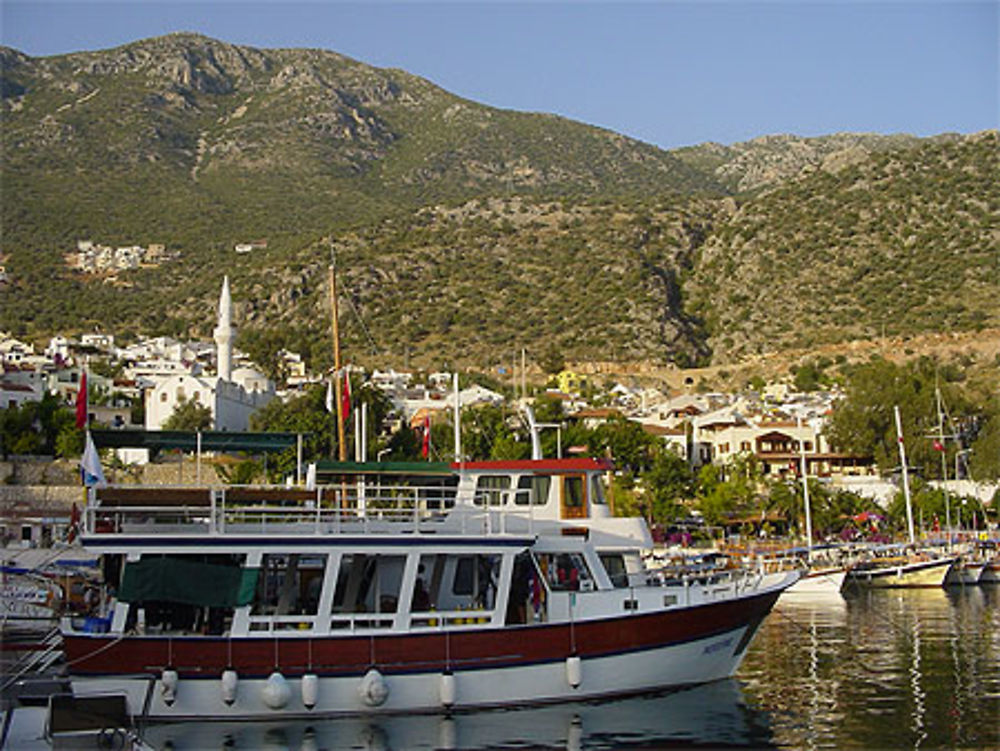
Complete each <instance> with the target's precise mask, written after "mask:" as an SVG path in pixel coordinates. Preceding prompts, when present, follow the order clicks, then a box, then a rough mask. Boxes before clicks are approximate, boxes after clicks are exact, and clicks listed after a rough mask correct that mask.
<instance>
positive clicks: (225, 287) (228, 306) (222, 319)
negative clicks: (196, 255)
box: [215, 275, 234, 381]
mask: <svg viewBox="0 0 1000 751" xmlns="http://www.w3.org/2000/svg"><path fill="white" fill-rule="evenodd" d="M233 333H234V332H233V299H232V297H230V295H229V276H228V275H227V276H226V278H225V279H224V280H223V282H222V295H220V296H219V325H218V326H216V327H215V346H216V348H217V351H216V360H217V362H218V373H219V378H221V379H222V380H223V381H229V380H230V378H232V374H233Z"/></svg>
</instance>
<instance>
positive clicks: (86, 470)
mask: <svg viewBox="0 0 1000 751" xmlns="http://www.w3.org/2000/svg"><path fill="white" fill-rule="evenodd" d="M80 479H81V480H83V484H84V485H86V486H87V487H88V488H93V487H97V488H103V487H104V486H105V485H107V484H108V483H107V481H106V480H105V479H104V470H103V469H101V457H100V456H98V455H97V447H96V446H95V445H94V439H93V438H91V437H90V431H89V430H88V431H87V445H86V447H85V448H84V449H83V456H82V457H81V458H80Z"/></svg>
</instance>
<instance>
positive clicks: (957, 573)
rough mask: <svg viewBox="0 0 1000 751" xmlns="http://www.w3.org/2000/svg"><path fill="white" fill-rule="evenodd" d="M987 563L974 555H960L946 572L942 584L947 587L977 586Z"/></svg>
mask: <svg viewBox="0 0 1000 751" xmlns="http://www.w3.org/2000/svg"><path fill="white" fill-rule="evenodd" d="M987 563H988V561H986V560H985V559H980V558H977V557H975V555H974V554H963V555H960V556H959V557H958V558H957V559H956V560H955V562H954V563H953V564H952V565H951V568H950V569H949V570H948V575H947V576H945V579H944V583H945V586H948V587H956V586H957V587H968V586H975V585H976V584H979V581H980V579H981V578H982V576H983V572H984V571H985V570H986V565H987Z"/></svg>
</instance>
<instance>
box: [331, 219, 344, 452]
mask: <svg viewBox="0 0 1000 751" xmlns="http://www.w3.org/2000/svg"><path fill="white" fill-rule="evenodd" d="M330 318H331V321H332V331H333V378H334V381H335V383H336V395H335V397H336V402H337V454H338V457H339V458H340V461H342V462H346V461H347V442H346V441H345V439H344V404H343V398H342V394H343V386H342V384H341V377H342V375H341V372H340V322H339V320H338V318H337V256H336V254H335V252H334V245H333V240H332V239H331V240H330Z"/></svg>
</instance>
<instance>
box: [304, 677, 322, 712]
mask: <svg viewBox="0 0 1000 751" xmlns="http://www.w3.org/2000/svg"><path fill="white" fill-rule="evenodd" d="M318 699H319V676H318V675H316V674H315V673H306V674H305V675H304V676H302V704H303V706H305V708H306V709H312V708H313V707H315V706H316V701H317V700H318Z"/></svg>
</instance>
